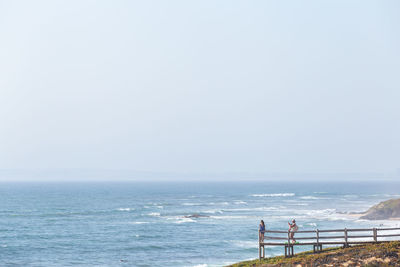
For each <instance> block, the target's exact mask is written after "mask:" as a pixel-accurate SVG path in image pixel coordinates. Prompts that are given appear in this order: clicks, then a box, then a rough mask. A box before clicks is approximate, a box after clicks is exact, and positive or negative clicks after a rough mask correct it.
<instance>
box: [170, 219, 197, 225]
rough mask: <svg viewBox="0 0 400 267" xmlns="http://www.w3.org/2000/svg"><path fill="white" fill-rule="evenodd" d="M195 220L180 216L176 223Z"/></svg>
mask: <svg viewBox="0 0 400 267" xmlns="http://www.w3.org/2000/svg"><path fill="white" fill-rule="evenodd" d="M194 222H196V221H195V220H193V219H191V218H179V219H178V220H177V221H176V222H175V223H178V224H181V223H194Z"/></svg>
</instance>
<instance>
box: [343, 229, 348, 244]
mask: <svg viewBox="0 0 400 267" xmlns="http://www.w3.org/2000/svg"><path fill="white" fill-rule="evenodd" d="M344 247H345V248H347V247H349V245H348V243H347V228H344Z"/></svg>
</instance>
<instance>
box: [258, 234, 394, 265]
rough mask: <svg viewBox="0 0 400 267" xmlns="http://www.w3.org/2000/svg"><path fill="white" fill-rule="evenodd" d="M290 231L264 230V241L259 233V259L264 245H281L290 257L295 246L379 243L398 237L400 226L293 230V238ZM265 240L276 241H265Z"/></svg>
mask: <svg viewBox="0 0 400 267" xmlns="http://www.w3.org/2000/svg"><path fill="white" fill-rule="evenodd" d="M259 233H260V231H259ZM291 233H292V232H289V231H274V230H266V231H264V241H262V240H261V238H260V234H259V235H258V236H259V239H258V244H259V248H258V250H259V259H263V258H265V246H282V247H284V249H285V257H292V256H293V255H294V247H295V246H312V247H313V251H314V252H315V253H316V252H320V251H322V246H334V245H341V246H343V247H349V246H350V245H357V244H368V243H381V242H389V241H393V240H399V239H400V238H399V237H400V228H367V229H361V228H360V229H347V228H344V229H331V230H319V229H316V230H306V231H297V232H295V235H294V238H291V237H290V234H291ZM267 234H278V235H267ZM265 240H278V241H276V242H265ZM279 240H281V241H279ZM294 240H296V241H297V240H299V241H300V242H296V243H294V242H293V241H294ZM301 241H305V242H301Z"/></svg>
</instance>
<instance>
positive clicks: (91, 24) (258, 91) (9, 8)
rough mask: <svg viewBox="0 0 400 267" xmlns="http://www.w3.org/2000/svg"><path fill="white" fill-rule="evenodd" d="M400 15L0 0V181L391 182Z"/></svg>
mask: <svg viewBox="0 0 400 267" xmlns="http://www.w3.org/2000/svg"><path fill="white" fill-rule="evenodd" d="M399 8H400V2H399V1H364V0H363V1H347V0H346V1H344V0H343V1H341V0H335V1H320V0H316V1H235V0H229V1H228V0H220V1H210V0H201V1H186V0H182V1H175V0H170V1H127V0H126V1H124V0H119V1H100V0H98V1H89V0H85V1H82V0H79V1H78V0H69V1H54V0H51V1H41V0H39V1H19V0H16V1H4V0H0V127H1V128H0V129H1V131H0V170H13V169H17V170H33V169H35V170H49V169H52V170H53V169H61V170H69V169H74V170H81V169H91V170H102V169H107V170H133V171H144V172H156V173H157V172H159V173H188V174H190V173H292V174H301V173H326V174H334V173H387V172H396V170H397V169H399V168H400V140H399V139H400V75H399V70H400V49H399V47H400V16H398V13H399V10H400V9H399ZM398 173H400V172H398ZM399 175H400V174H399Z"/></svg>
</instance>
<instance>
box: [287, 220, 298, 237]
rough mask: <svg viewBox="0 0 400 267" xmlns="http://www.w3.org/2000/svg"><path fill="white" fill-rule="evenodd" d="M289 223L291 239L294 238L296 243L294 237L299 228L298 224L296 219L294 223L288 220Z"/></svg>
mask: <svg viewBox="0 0 400 267" xmlns="http://www.w3.org/2000/svg"><path fill="white" fill-rule="evenodd" d="M288 224H289V232H290V239H291V240H292V243H296V239H295V238H294V233H296V232H297V231H298V230H299V227H298V226H297V224H296V220H295V219H293V220H292V223H290V222H288Z"/></svg>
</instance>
